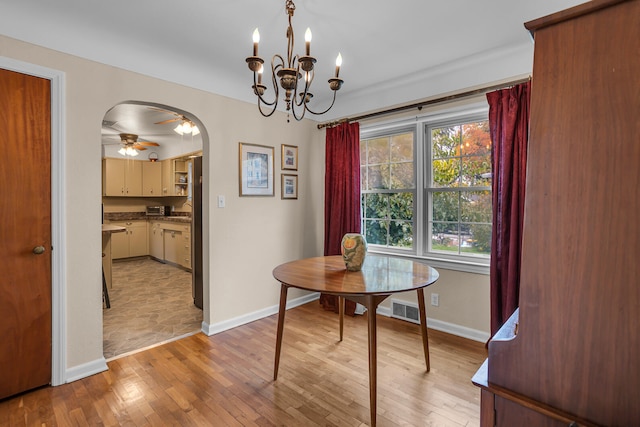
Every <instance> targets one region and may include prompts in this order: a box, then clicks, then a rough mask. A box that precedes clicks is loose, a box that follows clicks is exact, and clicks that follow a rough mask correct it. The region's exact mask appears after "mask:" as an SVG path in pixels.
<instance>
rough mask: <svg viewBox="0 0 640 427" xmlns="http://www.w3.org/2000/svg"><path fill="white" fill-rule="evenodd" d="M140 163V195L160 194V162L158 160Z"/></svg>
mask: <svg viewBox="0 0 640 427" xmlns="http://www.w3.org/2000/svg"><path fill="white" fill-rule="evenodd" d="M140 163H142V195H143V196H162V164H161V163H160V162H140Z"/></svg>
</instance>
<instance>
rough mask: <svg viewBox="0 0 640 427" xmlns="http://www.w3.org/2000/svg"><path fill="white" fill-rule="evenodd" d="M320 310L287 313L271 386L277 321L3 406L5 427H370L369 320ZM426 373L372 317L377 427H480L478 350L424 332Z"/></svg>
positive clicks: (127, 362)
mask: <svg viewBox="0 0 640 427" xmlns="http://www.w3.org/2000/svg"><path fill="white" fill-rule="evenodd" d="M366 316H367V315H366V314H365V315H364V316H356V317H347V318H346V319H345V338H344V341H343V342H341V343H340V342H338V339H337V338H338V318H337V315H335V314H333V313H328V312H325V311H323V310H322V308H321V307H320V306H319V305H318V303H317V302H312V303H309V304H306V305H304V306H301V307H298V308H295V309H292V310H289V311H288V312H287V317H286V321H285V330H284V340H283V346H282V357H281V361H280V372H279V375H278V380H277V381H273V358H274V348H275V331H276V321H277V319H276V316H275V315H274V316H270V317H268V318H265V319H262V320H259V321H256V322H253V323H250V324H247V325H244V326H241V327H238V328H235V329H232V330H229V331H226V332H223V333H220V334H217V335H214V336H211V337H207V336H206V335H204V334H202V333H198V334H197V335H193V336H190V337H187V338H184V339H181V340H178V341H174V342H171V343H168V344H165V345H162V346H159V347H155V348H152V349H149V350H146V351H143V352H140V353H136V354H133V355H129V356H125V357H122V358H118V359H116V360H113V361H111V362H109V363H108V366H109V370H108V371H106V372H103V373H100V374H96V375H93V376H91V377H89V378H85V379H82V380H79V381H75V382H73V383H70V384H65V385H62V386H58V387H46V388H43V389H40V390H37V391H33V392H30V393H27V394H24V395H21V396H17V397H14V398H13V399H9V400H5V401H0V425H2V426H5V425H8V426H24V425H28V426H35V425H38V426H76V425H80V426H87V425H88V426H96V425H105V426H115V425H128V426H161V425H179V426H187V425H191V426H345V427H346V426H354V427H355V426H364V425H369V409H368V399H369V385H368V371H367V344H366V343H367V320H366ZM429 334H430V336H429V338H430V340H429V342H430V346H431V372H429V373H426V372H425V366H424V358H423V355H422V353H421V351H422V346H421V341H420V339H421V338H420V333H419V329H418V326H417V325H414V324H411V323H407V322H404V321H401V320H397V319H390V318H386V317H383V316H378V417H377V418H378V420H377V421H378V426H380V427H384V426H478V425H479V413H480V411H479V396H480V391H479V389H477V388H476V387H474V386H473V385H472V384H471V377H472V375H473V374H474V372H475V371H476V370H477V369H478V368H479V367H480V365H481V363H482V361H483V360H484V358H485V350H484V345H483V344H481V343H477V342H473V341H468V340H465V339H462V338H458V337H455V336H451V335H448V334H444V333H441V332H437V331H433V330H429Z"/></svg>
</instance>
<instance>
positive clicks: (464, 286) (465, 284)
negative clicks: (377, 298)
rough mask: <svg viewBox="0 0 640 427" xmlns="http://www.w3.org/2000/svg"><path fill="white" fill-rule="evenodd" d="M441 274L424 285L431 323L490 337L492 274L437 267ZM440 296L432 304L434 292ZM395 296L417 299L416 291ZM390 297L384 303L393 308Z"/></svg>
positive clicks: (464, 333)
mask: <svg viewBox="0 0 640 427" xmlns="http://www.w3.org/2000/svg"><path fill="white" fill-rule="evenodd" d="M437 270H438V273H439V274H440V278H439V279H438V281H437V282H436V283H434V284H433V285H431V286H429V287H427V288H425V290H424V296H425V304H426V309H427V317H428V319H429V321H430V322H431V323H433V324H431V323H430V324H429V326H430V327H434V328H436V329H440V330H444V331H447V332H451V333H455V334H456V335H461V336H465V337H467V338H471V339H474V340H476V341H486V340H488V339H489V332H490V330H491V325H490V310H489V276H488V275H485V274H475V273H465V272H462V271H454V270H447V269H444V268H437ZM432 293H436V294H438V297H439V300H440V301H439V305H438V306H437V307H434V306H432V305H431V294H432ZM392 298H394V299H397V300H402V301H408V302H412V303H417V301H418V299H417V296H416V294H415V292H405V293H402V294H397V295H394V296H393V297H392ZM390 300H391V299H388V300H386V301H385V302H383V303H382V304H381V307H383V308H387V309H389V310H390V307H391V301H390Z"/></svg>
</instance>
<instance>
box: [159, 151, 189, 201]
mask: <svg viewBox="0 0 640 427" xmlns="http://www.w3.org/2000/svg"><path fill="white" fill-rule="evenodd" d="M190 162H191V160H186V159H182V158H181V159H167V160H163V161H162V195H163V196H188V195H189V184H190V180H189V164H190Z"/></svg>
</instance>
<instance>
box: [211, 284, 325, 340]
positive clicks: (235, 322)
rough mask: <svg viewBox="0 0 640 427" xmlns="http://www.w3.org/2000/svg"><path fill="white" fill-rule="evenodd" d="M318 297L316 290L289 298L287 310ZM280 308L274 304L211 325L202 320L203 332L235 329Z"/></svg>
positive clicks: (275, 312) (269, 314)
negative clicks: (298, 296)
mask: <svg viewBox="0 0 640 427" xmlns="http://www.w3.org/2000/svg"><path fill="white" fill-rule="evenodd" d="M318 298H320V294H319V293H317V292H316V293H312V294H309V295H305V296H302V297H300V298H295V299H292V300H289V301H287V310H289V309H292V308H294V307H298V306H300V305H303V304H306V303H308V302H311V301H314V300H317V299H318ZM278 308H279V306H278V305H272V306H271V307H267V308H264V309H262V310H258V311H254V312H253V313H248V314H245V315H243V316H238V317H234V318H233V319H229V320H225V321H223V322H218V323H215V324H213V325H209V324H207V323H206V322H202V332H203V333H204V334H206V335H208V336H211V335H215V334H219V333H220V332H224V331H226V330H229V329H233V328H235V327H237V326H242V325H245V324H247V323H250V322H254V321H256V320H260V319H263V318H265V317H269V316H271V315H273V314H277V313H278Z"/></svg>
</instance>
